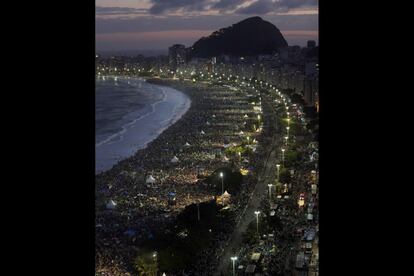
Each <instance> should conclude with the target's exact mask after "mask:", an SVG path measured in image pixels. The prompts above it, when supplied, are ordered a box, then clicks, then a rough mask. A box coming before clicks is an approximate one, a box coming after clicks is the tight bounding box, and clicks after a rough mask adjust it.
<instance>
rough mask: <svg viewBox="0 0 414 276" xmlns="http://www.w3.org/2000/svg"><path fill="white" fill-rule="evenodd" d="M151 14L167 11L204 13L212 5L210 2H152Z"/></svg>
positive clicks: (206, 0)
mask: <svg viewBox="0 0 414 276" xmlns="http://www.w3.org/2000/svg"><path fill="white" fill-rule="evenodd" d="M151 2H152V3H153V6H152V7H151V8H150V9H149V12H150V13H151V14H162V13H164V12H166V11H177V10H185V11H204V10H206V8H207V6H208V5H209V4H210V1H209V0H151Z"/></svg>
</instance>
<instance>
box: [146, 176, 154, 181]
mask: <svg viewBox="0 0 414 276" xmlns="http://www.w3.org/2000/svg"><path fill="white" fill-rule="evenodd" d="M145 183H155V178H154V177H153V176H152V175H150V176H148V177H147V180H146V181H145Z"/></svg>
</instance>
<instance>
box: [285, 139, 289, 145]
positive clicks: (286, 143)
mask: <svg viewBox="0 0 414 276" xmlns="http://www.w3.org/2000/svg"><path fill="white" fill-rule="evenodd" d="M288 139H289V136H285V140H286V143H285V145H286V147H287V145H288Z"/></svg>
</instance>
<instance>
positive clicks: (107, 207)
mask: <svg viewBox="0 0 414 276" xmlns="http://www.w3.org/2000/svg"><path fill="white" fill-rule="evenodd" d="M115 207H116V202H115V201H113V200H112V199H111V200H110V201H109V202H108V203H107V204H106V209H110V210H113V209H115Z"/></svg>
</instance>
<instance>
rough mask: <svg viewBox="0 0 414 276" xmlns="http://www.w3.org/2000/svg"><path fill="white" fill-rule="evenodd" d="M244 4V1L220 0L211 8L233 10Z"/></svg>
mask: <svg viewBox="0 0 414 276" xmlns="http://www.w3.org/2000/svg"><path fill="white" fill-rule="evenodd" d="M245 2H246V0H220V1H218V2H216V3H215V4H214V5H213V6H212V8H213V9H219V10H221V11H224V10H228V9H234V8H236V7H237V6H238V5H241V4H243V3H245Z"/></svg>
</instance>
